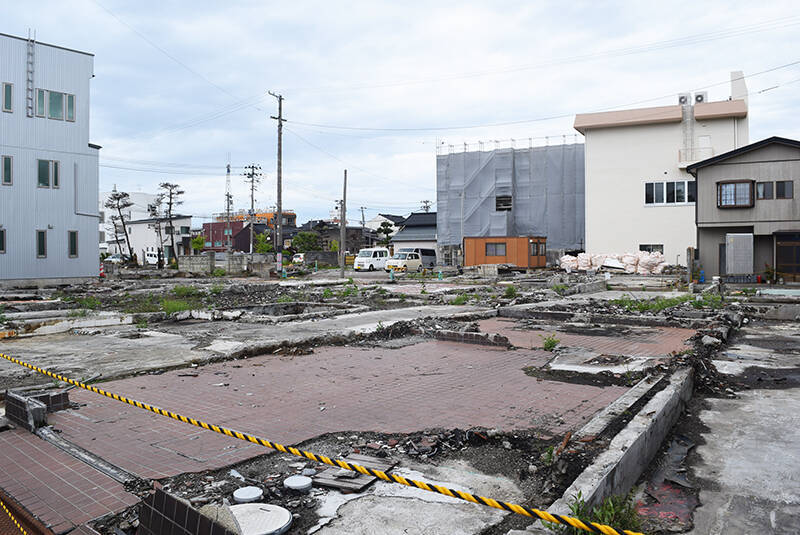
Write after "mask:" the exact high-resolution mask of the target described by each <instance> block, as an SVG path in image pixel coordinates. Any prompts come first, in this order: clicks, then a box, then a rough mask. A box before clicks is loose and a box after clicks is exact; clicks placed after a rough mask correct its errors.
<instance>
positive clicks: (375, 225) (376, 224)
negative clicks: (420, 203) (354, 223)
mask: <svg viewBox="0 0 800 535" xmlns="http://www.w3.org/2000/svg"><path fill="white" fill-rule="evenodd" d="M403 220H405V217H403V216H401V215H392V214H378V215H376V216H375V217H373V218H372V219H370V220H369V221H366V222H365V223H364V226H365V227H366V228H368V229H372V230H375V231H377V230H378V229H379V228H381V224H382V223H384V222H386V223H389V224H390V225H392V228H393V229H394V230H392V233H391V234H389V236H390V237H391V236H394V235H395V234H397V231H398V230H400V227H397V226H395V225H396V224H397V223H400V222H402V221H403ZM384 236H385V234H381V235H379V237H380V238H383V237H384Z"/></svg>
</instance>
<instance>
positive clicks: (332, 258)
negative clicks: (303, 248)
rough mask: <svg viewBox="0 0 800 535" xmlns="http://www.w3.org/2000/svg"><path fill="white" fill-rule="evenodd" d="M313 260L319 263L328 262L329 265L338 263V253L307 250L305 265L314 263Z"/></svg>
mask: <svg viewBox="0 0 800 535" xmlns="http://www.w3.org/2000/svg"><path fill="white" fill-rule="evenodd" d="M314 262H318V263H320V264H329V265H331V266H338V265H339V253H336V252H333V251H309V252H307V253H306V260H305V263H306V264H307V265H311V266H313V265H314Z"/></svg>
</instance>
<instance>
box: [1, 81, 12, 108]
mask: <svg viewBox="0 0 800 535" xmlns="http://www.w3.org/2000/svg"><path fill="white" fill-rule="evenodd" d="M13 97H14V84H9V83H3V111H7V112H12V111H14V103H13Z"/></svg>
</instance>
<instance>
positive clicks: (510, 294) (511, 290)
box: [503, 286, 517, 299]
mask: <svg viewBox="0 0 800 535" xmlns="http://www.w3.org/2000/svg"><path fill="white" fill-rule="evenodd" d="M503 296H505V297H506V298H508V299H513V298H514V297H516V296H517V288H516V287H515V286H506V291H505V292H503Z"/></svg>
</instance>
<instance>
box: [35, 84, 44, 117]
mask: <svg viewBox="0 0 800 535" xmlns="http://www.w3.org/2000/svg"><path fill="white" fill-rule="evenodd" d="M44 111H45V103H44V89H37V90H36V117H44Z"/></svg>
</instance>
